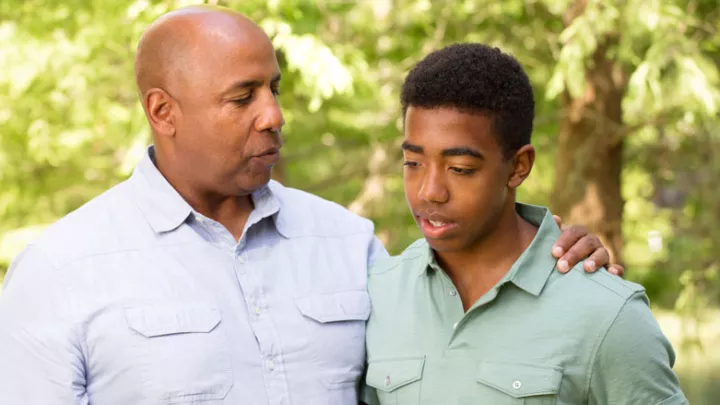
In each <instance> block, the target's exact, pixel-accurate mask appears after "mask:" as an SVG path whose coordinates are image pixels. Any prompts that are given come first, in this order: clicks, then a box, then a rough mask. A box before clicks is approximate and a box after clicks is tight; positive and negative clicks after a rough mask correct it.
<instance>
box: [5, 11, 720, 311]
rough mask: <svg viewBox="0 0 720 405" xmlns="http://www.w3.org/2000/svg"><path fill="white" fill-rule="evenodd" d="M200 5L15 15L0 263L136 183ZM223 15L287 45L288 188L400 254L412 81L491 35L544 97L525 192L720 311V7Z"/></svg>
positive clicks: (661, 286)
mask: <svg viewBox="0 0 720 405" xmlns="http://www.w3.org/2000/svg"><path fill="white" fill-rule="evenodd" d="M194 3H197V2H195V1H178V0H176V1H171V0H153V1H149V0H133V1H131V0H117V1H112V2H106V1H99V0H66V1H62V2H56V1H48V0H4V1H2V2H0V41H1V42H2V44H3V46H2V47H0V73H1V74H0V263H5V266H6V265H7V263H8V262H9V260H10V259H11V258H12V256H13V255H14V254H15V253H17V251H18V250H19V249H20V248H22V246H23V245H24V244H25V243H26V242H27V241H28V240H29V239H30V238H32V237H33V235H35V234H36V233H37V232H38V231H40V230H42V228H43V227H44V226H45V225H46V224H48V223H50V222H52V221H54V220H55V219H57V218H59V217H60V216H62V215H64V214H65V213H67V212H69V211H70V210H73V209H75V208H77V207H79V206H80V205H82V204H83V203H84V202H85V201H87V200H88V199H90V198H92V197H93V196H95V195H97V194H98V193H100V192H102V191H103V190H105V189H106V188H108V187H109V186H111V185H113V184H115V183H117V182H119V181H121V180H122V179H124V178H125V177H127V176H128V174H129V173H130V172H131V171H132V169H133V167H134V164H135V162H137V160H138V159H139V158H140V156H141V155H142V153H143V152H144V148H145V146H146V145H147V144H148V143H149V132H148V127H147V125H146V123H145V121H144V115H143V113H142V109H141V107H140V105H139V103H138V102H137V97H136V93H135V86H134V82H133V69H132V61H133V54H134V47H135V45H136V42H137V39H138V38H139V35H140V34H141V32H142V30H143V29H144V28H145V27H146V26H147V24H149V23H150V22H151V21H152V20H153V19H154V18H156V17H157V16H159V15H160V14H162V13H164V12H166V11H168V10H171V9H174V8H176V7H179V6H183V5H188V4H194ZM211 3H215V4H221V5H226V6H230V7H233V8H236V9H238V10H241V11H243V12H245V13H246V14H248V15H249V16H250V17H252V18H253V19H255V20H256V21H258V23H260V24H261V25H262V26H263V28H265V29H266V30H267V32H268V33H269V34H270V35H271V36H272V38H273V41H274V42H275V44H276V47H277V49H278V56H279V60H280V63H281V65H282V69H283V83H282V86H281V91H282V94H281V96H280V100H281V103H282V105H283V108H284V112H285V117H286V121H287V126H286V130H285V137H286V143H285V149H284V154H285V155H284V158H283V161H282V164H280V165H279V166H278V167H277V170H276V171H275V174H274V176H275V177H276V178H277V179H279V180H281V181H283V182H284V183H285V184H287V185H290V186H293V187H298V188H302V189H305V190H307V191H310V192H313V193H316V194H319V195H321V196H323V197H326V198H329V199H332V200H335V201H337V202H339V203H341V204H344V205H346V206H348V207H350V208H351V209H352V210H354V211H356V212H358V213H360V214H362V215H365V216H368V217H370V218H372V219H373V220H374V221H375V223H376V225H377V229H378V234H379V236H380V237H381V238H382V239H383V240H384V241H385V242H386V244H387V246H388V248H389V249H390V250H391V251H392V252H398V251H400V250H401V249H402V248H403V247H404V246H406V245H407V244H409V243H410V242H411V241H412V240H414V239H415V238H417V237H419V236H420V235H419V233H418V231H417V230H416V227H415V225H414V223H413V221H412V219H411V218H410V217H409V215H408V214H407V209H406V207H405V199H404V196H403V190H402V180H401V170H400V169H401V166H400V163H399V162H400V150H399V136H400V134H401V117H400V109H399V103H398V95H399V88H400V84H401V82H402V79H403V77H404V75H405V73H406V72H407V70H408V69H409V68H410V67H411V66H412V65H413V64H414V63H415V62H417V61H418V60H419V59H420V58H421V57H422V56H423V55H425V54H427V53H428V52H430V51H432V50H435V49H437V48H439V47H441V46H443V45H446V44H449V43H452V42H458V41H481V42H485V43H489V44H492V45H496V46H499V47H501V48H502V49H503V50H506V51H508V52H510V53H512V54H514V55H515V56H516V57H517V58H518V59H519V60H520V61H521V63H523V65H524V66H525V67H526V69H527V71H528V73H529V74H530V77H531V80H532V82H533V85H534V86H535V90H536V95H537V119H536V132H535V134H534V135H533V137H534V138H533V143H534V144H535V146H536V147H537V149H538V161H537V166H536V168H535V170H534V172H533V175H532V176H531V179H530V181H529V182H527V183H526V185H525V186H524V187H523V189H522V191H521V195H520V198H521V199H522V200H524V201H529V202H533V203H538V204H546V205H551V207H552V208H553V210H554V211H555V212H556V213H559V214H561V215H563V216H564V218H565V220H566V222H572V223H583V224H585V225H587V226H588V227H590V229H591V230H593V231H594V232H597V233H598V234H599V235H601V236H602V237H603V238H604V242H605V244H606V245H607V246H608V247H611V248H612V249H613V253H614V255H615V258H616V260H622V261H623V263H624V264H626V265H627V266H628V278H630V279H633V280H636V281H640V282H642V283H643V284H645V285H646V286H647V287H648V290H649V292H650V294H651V298H653V300H654V301H655V302H658V303H661V304H664V305H666V306H673V305H676V306H677V309H678V310H681V311H685V313H687V314H694V315H696V316H700V313H699V310H698V309H699V308H701V307H702V306H703V305H706V304H709V303H717V301H718V297H719V296H720V291H719V290H718V284H719V283H718V282H717V277H718V271H719V268H720V255H718V253H717V252H718V251H720V230H718V226H717V224H720V209H718V203H719V202H720V191H719V189H718V187H713V186H714V184H713V181H714V179H716V178H718V175H720V163H718V162H717V161H716V160H714V159H713V156H717V154H718V152H720V139H719V137H720V135H719V134H720V132H718V130H719V129H720V118H718V108H720V107H719V106H720V104H719V103H720V94H719V93H718V91H719V87H718V84H719V83H718V82H719V80H720V78H719V77H718V65H719V63H720V49H719V47H720V35H719V34H718V27H719V26H720V12H719V10H720V7H718V6H719V5H720V4H719V3H718V1H717V0H715V1H712V0H698V1H679V0H663V1H645V0H626V1H617V0H614V1H596V0H533V1H527V0H507V1H502V2H499V1H491V0H457V1H453V2H444V1H442V2H441V1H429V0H361V1H338V0H318V1H306V0H295V1H292V0H270V1H260V0H244V1H240V0H227V1H214V2H213V1H211ZM0 266H2V264H0Z"/></svg>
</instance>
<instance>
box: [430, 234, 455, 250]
mask: <svg viewBox="0 0 720 405" xmlns="http://www.w3.org/2000/svg"><path fill="white" fill-rule="evenodd" d="M425 241H426V242H427V243H428V245H429V246H430V247H431V248H432V250H434V251H436V252H441V253H451V252H457V251H460V250H463V246H462V245H461V243H460V241H459V240H458V239H457V238H453V237H445V238H440V239H439V238H429V237H427V236H425Z"/></svg>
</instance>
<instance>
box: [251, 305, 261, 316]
mask: <svg viewBox="0 0 720 405" xmlns="http://www.w3.org/2000/svg"><path fill="white" fill-rule="evenodd" d="M253 311H255V315H260V307H258V306H256V307H255V308H253Z"/></svg>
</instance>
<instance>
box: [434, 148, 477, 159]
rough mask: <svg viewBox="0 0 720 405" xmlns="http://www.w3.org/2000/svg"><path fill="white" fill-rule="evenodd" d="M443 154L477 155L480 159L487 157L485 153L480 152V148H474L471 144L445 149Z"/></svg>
mask: <svg viewBox="0 0 720 405" xmlns="http://www.w3.org/2000/svg"><path fill="white" fill-rule="evenodd" d="M442 155H443V156H472V157H476V158H478V159H485V156H483V154H482V153H480V151H479V150H477V149H473V148H471V147H469V146H461V147H458V148H450V149H443V151H442Z"/></svg>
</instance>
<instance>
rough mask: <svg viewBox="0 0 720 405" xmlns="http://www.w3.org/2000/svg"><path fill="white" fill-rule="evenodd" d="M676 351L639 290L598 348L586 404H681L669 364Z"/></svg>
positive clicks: (680, 393)
mask: <svg viewBox="0 0 720 405" xmlns="http://www.w3.org/2000/svg"><path fill="white" fill-rule="evenodd" d="M674 363H675V352H674V351H673V348H672V346H671V345H670V342H669V341H668V340H667V339H666V338H665V336H664V335H663V333H662V331H661V330H660V326H659V325H658V323H657V321H656V320H655V318H654V317H653V315H652V312H651V311H650V308H649V306H648V298H647V296H646V295H645V293H644V292H638V293H635V294H634V295H633V296H631V297H630V298H629V299H628V301H627V302H626V303H625V305H624V306H623V308H622V309H621V310H620V312H619V313H618V315H617V317H616V318H615V321H614V322H613V324H612V325H611V326H610V329H609V330H608V332H607V334H606V335H605V338H604V340H603V342H602V343H601V344H600V347H599V348H598V351H597V354H596V357H595V362H594V365H593V366H592V374H591V378H590V392H589V404H590V405H601V404H602V405H604V404H623V405H685V404H687V403H688V401H687V399H686V398H685V395H684V394H683V392H682V390H681V388H680V383H679V381H678V378H677V375H676V374H675V372H674V371H673V369H672V367H673V364H674Z"/></svg>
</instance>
